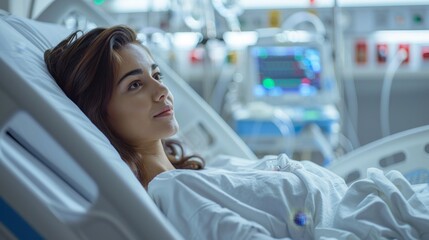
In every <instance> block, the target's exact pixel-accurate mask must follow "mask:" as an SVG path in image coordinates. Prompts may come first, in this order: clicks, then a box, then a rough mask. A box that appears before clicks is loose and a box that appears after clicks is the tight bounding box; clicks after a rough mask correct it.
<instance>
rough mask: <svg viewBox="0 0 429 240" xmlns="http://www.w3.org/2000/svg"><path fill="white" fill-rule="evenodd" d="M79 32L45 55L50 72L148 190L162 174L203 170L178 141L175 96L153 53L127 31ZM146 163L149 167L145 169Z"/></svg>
mask: <svg viewBox="0 0 429 240" xmlns="http://www.w3.org/2000/svg"><path fill="white" fill-rule="evenodd" d="M78 34H79V32H75V33H74V34H72V35H70V36H69V37H68V38H67V39H65V40H64V41H62V42H61V43H59V44H58V46H56V47H55V48H54V49H52V50H48V51H46V52H45V61H46V64H47V67H48V70H49V72H50V73H51V75H52V76H53V77H54V79H55V80H56V81H57V83H58V85H59V86H60V87H61V88H62V89H63V91H64V92H65V93H66V95H67V96H68V97H69V98H70V99H71V100H72V101H74V102H75V103H76V104H77V105H78V106H79V108H80V109H81V110H82V111H83V112H84V113H85V114H86V115H87V116H88V117H89V119H90V120H91V121H92V122H93V123H94V124H95V125H96V126H97V127H98V128H99V129H100V130H101V131H102V132H103V133H104V134H105V135H106V136H107V137H108V138H109V140H110V141H111V143H112V144H113V146H114V147H115V148H116V149H117V150H118V152H119V153H120V155H121V157H122V159H123V160H124V161H125V162H126V163H127V164H128V165H129V166H130V167H131V169H132V170H133V171H134V173H135V175H136V176H137V178H138V179H139V181H140V182H141V183H142V185H143V186H144V187H147V184H148V183H149V182H150V180H151V179H152V178H153V177H154V176H156V175H157V174H158V173H160V172H162V171H165V170H170V169H174V168H191V169H201V168H202V167H203V166H204V162H203V161H202V159H201V158H200V157H199V156H196V155H191V156H184V154H183V153H184V151H183V147H182V146H181V145H180V144H179V143H178V142H177V141H174V140H166V141H161V139H164V138H167V137H170V136H172V135H174V134H175V133H176V131H177V128H178V125H177V122H176V119H175V117H174V112H173V111H174V110H173V96H172V95H171V93H170V92H169V90H168V89H167V87H166V86H165V85H164V84H163V83H162V74H161V72H160V69H159V68H158V66H157V65H156V64H155V63H154V61H153V59H152V57H151V55H150V53H149V51H148V50H147V49H146V48H144V47H143V46H142V45H141V44H139V42H138V41H137V39H136V35H135V33H134V32H133V31H132V30H131V29H129V28H127V27H114V28H110V29H95V30H93V31H90V32H89V33H87V34H85V35H84V36H82V37H81V38H78ZM143 161H144V163H143Z"/></svg>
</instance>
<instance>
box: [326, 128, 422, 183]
mask: <svg viewBox="0 0 429 240" xmlns="http://www.w3.org/2000/svg"><path fill="white" fill-rule="evenodd" d="M370 167H376V168H380V169H382V170H384V171H389V170H398V171H400V172H402V173H403V174H404V175H405V177H406V178H407V179H408V180H409V181H410V182H411V183H414V184H417V183H429V125H425V126H422V127H417V128H414V129H410V130H406V131H403V132H399V133H396V134H393V135H391V136H389V137H386V138H383V139H380V140H377V141H374V142H372V143H370V144H367V145H365V146H362V147H360V148H358V149H356V150H354V151H352V152H350V153H349V154H347V155H344V156H343V157H341V158H339V159H338V160H336V161H335V162H334V164H333V165H332V166H330V167H329V169H330V170H332V171H333V172H335V173H337V174H339V175H340V176H342V177H343V178H344V179H345V180H346V182H347V183H349V184H350V183H352V182H354V181H356V180H358V179H361V178H363V177H366V169H368V168H370Z"/></svg>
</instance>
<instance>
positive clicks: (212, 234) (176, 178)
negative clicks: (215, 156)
mask: <svg viewBox="0 0 429 240" xmlns="http://www.w3.org/2000/svg"><path fill="white" fill-rule="evenodd" d="M220 162H221V161H220ZM272 163H273V160H272V158H271V159H265V160H263V161H261V162H258V164H256V165H255V164H254V165H253V166H247V167H243V166H240V165H238V166H232V165H231V166H229V168H228V169H229V170H222V169H218V168H208V169H206V170H201V171H192V170H173V171H168V172H164V173H161V174H159V175H158V176H157V177H155V178H154V179H153V180H152V181H151V182H150V184H149V186H148V193H149V195H150V196H151V197H152V199H153V200H154V202H155V203H156V204H157V206H158V207H159V208H160V210H161V211H162V212H163V213H164V214H165V216H166V217H167V218H168V219H169V220H170V221H171V222H172V223H173V225H174V226H175V227H176V228H177V230H178V231H179V232H180V233H181V234H182V235H183V236H184V237H185V239H363V238H365V239H371V238H372V239H381V238H388V239H395V238H396V239H408V238H407V237H411V239H413V238H415V239H419V237H421V236H422V234H424V231H426V232H427V230H425V229H424V226H426V228H429V214H428V211H427V208H428V205H427V204H428V202H429V201H428V199H429V198H428V197H427V196H428V193H427V192H429V190H428V189H427V187H426V188H423V189H422V190H420V191H421V195H422V196H424V197H425V198H424V199H425V200H426V203H424V202H423V203H422V202H420V201H419V199H418V198H416V197H414V198H415V199H412V200H413V203H412V204H411V205H410V206H408V207H409V209H405V210H402V211H405V212H407V214H405V215H407V216H406V217H405V218H402V217H401V216H400V218H401V219H399V223H398V219H397V216H395V214H396V213H397V212H401V210H399V209H398V208H397V207H398V206H396V205H395V204H396V203H393V205H392V203H391V202H389V203H387V202H388V201H386V199H383V198H386V196H385V195H383V196H382V197H380V193H379V192H376V194H375V195H374V196H371V197H370V199H367V197H368V196H370V195H371V194H373V193H374V191H380V189H378V190H374V189H377V187H374V185H376V184H377V183H374V181H373V180H365V181H367V182H363V183H362V184H361V185H360V186H358V187H357V189H355V188H353V187H350V188H348V187H347V185H346V184H345V183H344V181H343V179H342V178H340V177H338V176H337V175H335V174H333V173H332V172H330V171H328V170H326V169H324V168H322V167H319V166H318V165H316V164H314V163H312V162H309V161H301V162H297V161H293V160H289V159H288V158H287V157H286V156H285V155H280V156H279V157H278V158H276V159H275V161H274V164H272ZM222 164H223V163H222ZM267 168H276V169H275V170H277V171H269V170H267ZM263 169H265V170H263ZM373 175H377V177H376V179H377V178H379V177H381V175H382V176H383V177H384V178H386V177H385V176H384V175H383V174H382V173H380V172H377V171H375V173H374V174H373ZM379 175H380V176H379ZM384 180H385V179H383V180H382V181H384ZM376 181H377V180H375V182H376ZM382 184H385V183H382ZM401 184H402V185H404V184H403V183H401ZM401 184H400V185H401ZM367 185H368V186H370V187H369V188H367V187H366V186H367ZM402 185H401V187H402V188H407V186H405V187H404V186H402ZM381 189H384V187H381ZM368 191H369V192H368ZM389 191H391V192H392V191H393V192H394V190H389ZM405 191H406V192H407V191H408V195H407V197H406V198H408V200H409V198H413V197H410V196H411V195H413V194H412V193H414V191H413V190H411V191H412V193H411V192H410V191H409V189H408V190H405ZM361 192H363V194H361ZM425 194H426V195H425ZM362 195H365V196H362ZM397 195H398V194H397ZM399 195H401V196H403V194H399ZM380 199H382V200H380ZM416 199H417V200H416ZM405 202H407V200H405V201H402V202H400V203H399V204H406V203H405ZM419 203H420V205H419ZM362 204H364V205H362ZM408 205H409V204H408ZM382 206H384V208H383V209H382ZM392 206H393V210H391V209H392ZM415 207H417V209H416V210H415V209H414V208H415ZM413 210H414V211H413ZM392 212H395V213H392ZM386 213H387V214H388V216H387V217H384V216H383V217H381V216H379V214H386ZM389 214H390V215H389ZM392 214H393V215H392ZM425 214H428V215H426V216H425ZM396 215H398V214H396ZM377 216H378V217H377ZM367 218H370V219H367ZM374 218H375V222H373V221H374ZM416 218H417V220H416ZM392 219H393V220H392ZM402 219H405V220H408V221H409V222H402V221H403V220H402ZM379 222H381V223H379ZM410 222H411V223H412V225H411V226H408V225H410V224H409V223H410ZM386 223H387V225H386ZM397 228H399V231H398V230H396V229H397ZM401 228H402V229H401ZM392 229H393V230H392ZM407 234H408V235H407Z"/></svg>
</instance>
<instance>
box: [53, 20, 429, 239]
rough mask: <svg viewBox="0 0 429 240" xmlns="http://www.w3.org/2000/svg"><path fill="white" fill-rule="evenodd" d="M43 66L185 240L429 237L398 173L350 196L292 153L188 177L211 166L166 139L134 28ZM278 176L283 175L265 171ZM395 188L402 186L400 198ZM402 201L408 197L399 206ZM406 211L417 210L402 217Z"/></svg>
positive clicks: (418, 204)
mask: <svg viewBox="0 0 429 240" xmlns="http://www.w3.org/2000/svg"><path fill="white" fill-rule="evenodd" d="M45 61H46V64H47V66H48V70H49V71H50V73H51V74H52V76H53V77H54V78H55V80H56V81H57V83H58V85H59V86H60V87H61V88H62V89H63V90H64V92H65V93H66V94H67V96H68V97H69V98H70V99H71V100H73V101H74V102H75V103H76V104H77V105H78V106H79V107H80V108H81V110H82V111H83V112H84V113H85V114H86V115H87V116H88V117H89V118H90V119H91V121H92V122H93V123H94V124H95V125H96V126H97V127H98V128H99V129H100V130H101V131H102V132H103V133H104V134H105V135H106V136H107V137H108V139H109V140H110V141H111V142H112V144H113V146H114V147H115V148H116V149H117V150H118V152H119V153H120V155H121V157H122V159H123V160H124V161H125V162H126V163H127V164H128V165H129V166H130V168H131V169H132V170H133V171H134V173H135V175H136V177H137V178H138V179H139V181H140V182H141V184H142V185H143V186H144V187H145V188H146V189H147V191H148V193H149V195H150V196H151V197H152V199H153V200H154V202H155V203H156V204H157V206H158V207H159V208H160V210H161V211H162V212H163V213H164V214H165V215H166V216H167V218H168V219H169V220H170V221H171V222H172V223H173V224H174V225H175V227H176V228H177V230H179V232H180V233H181V234H182V235H183V236H184V237H185V238H186V239H273V238H277V239H279V238H282V239H289V238H292V239H315V238H318V239H323V238H329V237H331V238H341V239H344V238H347V239H380V238H386V237H387V238H397V239H405V238H406V239H413V238H417V237H422V236H424V234H429V233H428V231H427V230H426V228H427V227H426V226H428V225H429V219H428V218H429V217H428V216H429V211H428V207H427V206H428V205H429V197H427V196H429V193H428V192H429V190H427V188H425V189H426V190H422V189H420V190H418V191H417V190H415V189H413V188H412V187H411V186H410V185H409V183H407V181H406V180H405V179H404V178H403V177H402V176H401V175H400V174H399V173H397V172H396V173H393V174H390V175H384V174H383V173H382V172H381V171H376V170H372V172H370V174H371V177H370V178H369V179H367V180H365V181H361V182H359V183H356V184H355V185H354V186H356V187H350V188H348V187H347V186H346V185H345V183H344V181H343V179H341V178H340V177H338V176H336V175H335V174H333V173H331V172H329V171H327V170H326V169H324V168H322V167H319V166H317V165H316V164H313V163H311V162H307V161H302V162H296V161H293V160H290V159H288V158H287V157H286V156H285V155H280V156H277V157H274V158H267V159H265V160H262V161H260V162H258V164H257V165H255V166H248V167H245V168H241V169H240V171H226V170H222V169H211V168H209V169H205V170H202V171H189V170H180V168H187V169H202V168H203V167H204V162H203V161H202V159H201V158H200V157H198V156H195V155H194V156H187V157H185V156H183V148H181V146H180V144H179V143H178V142H175V141H171V140H163V139H167V138H169V137H171V136H172V135H174V134H175V133H176V132H177V130H178V124H177V122H176V119H175V117H174V106H173V96H172V94H171V93H170V92H169V90H168V88H167V87H166V86H165V85H164V84H163V83H162V74H161V71H160V69H159V67H158V66H157V65H156V63H155V62H154V60H153V58H152V56H151V54H150V53H149V51H148V49H146V48H145V47H144V46H142V45H141V44H139V42H138V41H137V40H136V34H135V33H134V32H133V31H132V30H131V29H129V28H128V27H125V26H115V27H111V28H106V29H104V28H97V29H94V30H92V31H90V32H88V33H86V34H84V35H82V36H80V37H78V33H74V34H72V35H71V36H70V37H68V38H67V39H65V40H64V41H62V42H61V43H60V44H59V45H58V46H56V47H55V48H53V49H51V50H48V51H46V53H45ZM218 163H220V161H219V162H218ZM273 168H274V170H277V171H267V170H270V169H271V170H272V169H273ZM237 169H238V168H237ZM380 179H381V180H380ZM393 182H394V184H396V185H398V184H399V185H400V186H401V188H400V189H399V188H398V189H399V190H394V191H393V190H392V189H391V187H390V185H391V184H393ZM396 185H395V186H396ZM401 189H402V190H401ZM425 191H426V192H425ZM392 193H393V195H392ZM411 193H412V194H420V196H424V198H422V199H423V200H424V201H421V199H420V198H412V197H409V195H410V194H411ZM383 194H384V195H383ZM425 194H426V195H425ZM398 195H400V196H405V198H401V199H402V200H401V201H398V200H397V199H398V198H396V197H395V196H398ZM390 196H393V197H392V199H396V200H395V201H390V200H391V198H390ZM399 206H402V207H403V206H405V208H407V207H409V208H411V209H413V210H415V211H413V214H411V215H412V216H410V215H407V214H405V215H404V214H401V211H398V210H397V209H398V208H399ZM416 209H417V210H416ZM362 213H365V214H362ZM374 213H375V215H374ZM385 216H388V217H385ZM398 222H399V223H400V224H397V223H398ZM404 224H405V225H406V227H404ZM422 238H424V237H422Z"/></svg>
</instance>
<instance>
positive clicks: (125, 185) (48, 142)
mask: <svg viewBox="0 0 429 240" xmlns="http://www.w3.org/2000/svg"><path fill="white" fill-rule="evenodd" d="M69 33H70V32H69V31H68V30H67V29H65V28H63V27H60V26H59V25H55V24H49V23H43V22H38V21H33V20H28V19H24V18H19V17H16V16H11V15H8V14H7V13H5V12H3V13H1V16H0V34H1V38H0V74H1V76H0V106H1V107H0V193H1V195H0V210H1V214H0V239H14V237H16V238H18V239H142V238H143V239H181V238H182V236H180V234H179V233H178V232H177V230H175V228H174V226H173V225H172V224H171V223H170V222H169V221H168V220H167V219H166V218H165V217H164V216H163V215H162V213H161V212H160V211H159V210H158V208H157V206H156V205H155V204H154V203H153V202H152V200H151V199H150V197H149V196H148V195H147V193H146V192H145V191H144V189H143V188H142V186H141V185H140V183H139V182H138V181H137V180H136V179H135V177H134V176H133V174H132V172H131V171H130V169H129V168H128V166H127V165H126V164H125V163H124V162H123V161H122V160H121V159H120V157H119V154H118V153H117V152H116V151H115V149H114V148H113V147H112V146H111V144H110V143H109V141H108V140H107V138H106V137H105V136H104V135H103V134H102V133H101V132H100V131H99V130H98V129H97V128H96V127H95V126H94V125H93V124H92V123H91V122H90V121H89V119H88V118H87V117H86V116H85V115H84V114H83V113H82V112H81V111H80V110H79V109H78V107H77V106H76V105H75V104H73V103H72V102H71V101H70V100H69V99H68V98H67V97H66V96H65V95H64V93H63V92H62V91H61V90H60V88H59V87H58V86H57V85H56V84H55V82H54V80H53V79H52V78H51V77H50V75H49V73H48V72H47V70H46V67H45V64H44V61H43V57H42V56H43V52H44V50H45V49H47V48H49V47H52V46H53V45H55V44H56V43H58V42H59V41H60V40H61V39H63V38H64V37H65V36H67V35H68V34H69ZM161 64H162V65H161ZM160 66H161V68H162V69H163V72H164V74H165V75H166V79H165V81H166V83H167V84H168V85H169V87H170V88H172V92H174V93H175V94H176V107H177V108H178V109H186V111H183V112H182V115H181V114H180V111H179V112H178V116H177V118H178V121H179V124H181V125H182V130H181V131H182V132H183V133H181V135H180V136H178V137H181V138H183V139H184V140H185V142H187V143H188V144H190V145H192V144H194V145H195V146H192V147H196V148H198V147H199V148H202V150H203V151H205V152H206V157H207V158H208V159H210V158H211V157H212V156H215V155H217V154H219V153H223V154H229V155H233V156H237V157H240V158H246V159H251V160H252V159H253V160H255V159H256V158H255V156H254V155H253V153H252V152H251V151H250V150H249V149H248V148H247V147H246V146H245V145H244V144H243V142H242V141H241V140H240V139H239V138H238V137H237V136H236V134H234V133H233V132H232V131H231V130H230V129H229V128H228V127H227V126H226V124H225V123H224V122H223V121H221V119H220V118H219V116H218V115H216V114H215V113H214V112H213V110H211V108H210V107H209V106H208V105H207V104H205V103H204V101H202V100H201V99H200V98H199V97H198V96H197V94H196V93H195V92H193V91H192V90H191V89H190V88H189V86H187V85H186V83H185V82H183V80H181V79H180V78H179V77H178V76H177V75H175V73H174V72H173V71H171V70H170V69H169V68H168V66H166V65H165V64H163V63H162V62H160ZM190 111H193V112H190ZM183 114H188V115H191V116H195V117H194V119H193V121H185V120H186V119H189V118H186V119H185V115H183ZM425 134H426V135H427V130H426V131H425ZM423 138H424V137H423ZM195 139H197V140H195ZM198 139H200V140H201V139H203V140H204V141H200V140H198ZM426 139H427V137H426ZM423 150H425V151H426V158H425V159H426V160H427V152H428V147H427V145H426V147H425V148H424V149H423ZM349 163H350V164H353V163H351V162H346V160H344V161H343V162H342V164H343V165H342V166H341V167H334V168H333V169H338V171H344V172H346V169H347V165H348V164H349ZM357 164H359V163H357ZM338 166H340V165H338ZM362 168H364V166H362ZM347 170H348V169H347Z"/></svg>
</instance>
